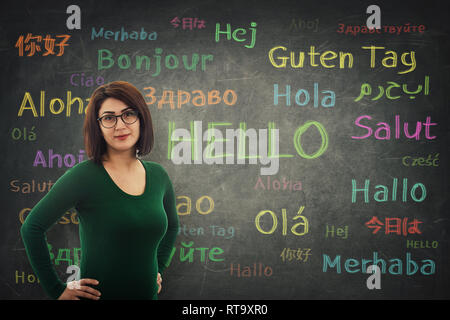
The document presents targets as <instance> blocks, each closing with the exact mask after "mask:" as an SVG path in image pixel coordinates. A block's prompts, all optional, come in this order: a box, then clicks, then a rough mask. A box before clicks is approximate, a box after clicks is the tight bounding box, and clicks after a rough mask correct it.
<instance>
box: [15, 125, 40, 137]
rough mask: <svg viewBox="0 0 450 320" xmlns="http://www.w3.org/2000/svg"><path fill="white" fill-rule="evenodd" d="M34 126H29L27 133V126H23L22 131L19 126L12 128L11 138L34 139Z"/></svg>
mask: <svg viewBox="0 0 450 320" xmlns="http://www.w3.org/2000/svg"><path fill="white" fill-rule="evenodd" d="M34 128H35V127H34V126H32V127H31V130H30V131H29V132H28V133H27V128H26V127H24V128H23V131H22V129H21V128H13V129H12V131H11V138H12V139H13V140H15V141H18V140H19V139H21V138H22V139H23V141H36V133H35V132H34Z"/></svg>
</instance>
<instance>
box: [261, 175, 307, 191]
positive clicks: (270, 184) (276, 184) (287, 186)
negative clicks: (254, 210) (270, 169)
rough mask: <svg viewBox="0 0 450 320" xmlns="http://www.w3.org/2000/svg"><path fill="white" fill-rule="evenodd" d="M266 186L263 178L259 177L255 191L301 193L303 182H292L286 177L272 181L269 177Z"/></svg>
mask: <svg viewBox="0 0 450 320" xmlns="http://www.w3.org/2000/svg"><path fill="white" fill-rule="evenodd" d="M264 180H266V184H264V181H263V179H262V178H261V177H258V180H257V181H256V184H255V186H254V187H253V189H254V190H258V189H262V190H267V191H270V190H274V191H286V190H289V191H301V190H303V189H302V182H301V181H291V180H286V177H283V179H281V181H280V180H278V179H273V180H272V179H271V178H270V176H267V179H264Z"/></svg>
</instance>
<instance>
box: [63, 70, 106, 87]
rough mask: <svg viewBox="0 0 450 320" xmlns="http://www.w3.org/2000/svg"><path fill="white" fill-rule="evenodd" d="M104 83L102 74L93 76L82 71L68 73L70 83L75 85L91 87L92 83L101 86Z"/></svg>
mask: <svg viewBox="0 0 450 320" xmlns="http://www.w3.org/2000/svg"><path fill="white" fill-rule="evenodd" d="M104 83H105V79H104V78H103V77H102V76H98V77H96V78H95V82H94V77H93V76H85V75H84V73H83V72H82V73H73V74H72V75H70V84H71V85H73V86H75V87H88V88H89V87H92V86H93V85H97V86H101V85H102V84H104Z"/></svg>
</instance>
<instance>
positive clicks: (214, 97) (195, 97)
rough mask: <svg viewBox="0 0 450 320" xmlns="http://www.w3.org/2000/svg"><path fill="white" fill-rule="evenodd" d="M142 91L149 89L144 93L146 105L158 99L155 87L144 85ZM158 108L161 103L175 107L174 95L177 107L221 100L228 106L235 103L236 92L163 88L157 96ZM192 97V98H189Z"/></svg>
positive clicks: (228, 90) (217, 102)
mask: <svg viewBox="0 0 450 320" xmlns="http://www.w3.org/2000/svg"><path fill="white" fill-rule="evenodd" d="M143 90H144V91H149V93H146V94H145V95H144V97H145V98H149V99H148V100H146V101H145V102H146V103H147V105H152V104H154V103H155V102H156V101H157V100H158V99H157V97H158V96H155V92H156V89H155V88H153V87H145V88H144V89H143ZM159 97H160V99H159V100H158V109H162V108H163V105H165V104H168V105H169V106H170V109H172V110H174V109H175V101H174V100H175V97H177V98H176V106H177V109H181V107H182V106H183V105H184V104H188V103H190V102H191V103H192V105H194V106H196V107H203V106H205V105H216V104H219V103H221V102H222V101H223V103H225V104H226V105H228V106H232V105H235V104H236V101H237V94H236V92H235V91H234V90H231V89H227V90H225V91H224V92H223V93H222V94H221V93H220V91H219V90H210V91H208V92H207V93H206V94H205V93H204V92H203V90H193V91H192V94H191V93H190V92H188V91H184V90H177V91H176V93H175V91H173V90H163V92H162V96H159ZM191 97H192V99H191Z"/></svg>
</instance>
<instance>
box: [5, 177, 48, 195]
mask: <svg viewBox="0 0 450 320" xmlns="http://www.w3.org/2000/svg"><path fill="white" fill-rule="evenodd" d="M53 184H54V182H53V181H52V180H48V181H43V182H38V181H36V180H34V179H32V180H31V182H22V181H21V180H19V179H14V180H11V181H10V182H9V186H10V188H9V190H10V191H12V192H17V193H23V194H29V193H34V192H48V191H49V190H50V188H51V187H52V186H53Z"/></svg>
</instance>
